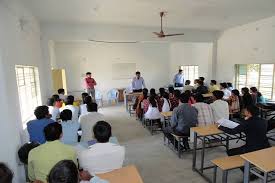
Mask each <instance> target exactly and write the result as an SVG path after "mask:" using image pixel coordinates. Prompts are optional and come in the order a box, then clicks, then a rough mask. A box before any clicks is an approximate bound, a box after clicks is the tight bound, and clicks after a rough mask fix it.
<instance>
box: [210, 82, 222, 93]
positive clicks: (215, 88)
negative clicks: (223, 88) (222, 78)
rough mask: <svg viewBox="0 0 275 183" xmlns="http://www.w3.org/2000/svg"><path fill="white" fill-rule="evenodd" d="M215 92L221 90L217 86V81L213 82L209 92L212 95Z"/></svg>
mask: <svg viewBox="0 0 275 183" xmlns="http://www.w3.org/2000/svg"><path fill="white" fill-rule="evenodd" d="M215 90H220V87H219V86H218V85H217V81H216V80H211V82H210V87H209V92H210V93H212V92H213V91H215Z"/></svg>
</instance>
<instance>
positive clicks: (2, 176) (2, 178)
mask: <svg viewBox="0 0 275 183" xmlns="http://www.w3.org/2000/svg"><path fill="white" fill-rule="evenodd" d="M12 179H13V172H12V171H11V170H10V169H9V167H8V166H7V165H6V164H4V163H1V162H0V182H1V183H12Z"/></svg>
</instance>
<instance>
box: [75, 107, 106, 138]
mask: <svg viewBox="0 0 275 183" xmlns="http://www.w3.org/2000/svg"><path fill="white" fill-rule="evenodd" d="M86 106H87V111H88V113H87V114H84V115H81V116H80V117H79V123H80V127H81V129H82V136H81V141H84V142H87V141H89V140H92V139H93V134H92V130H93V127H94V125H95V124H96V123H97V122H98V121H103V120H104V115H103V114H100V113H98V112H97V104H96V103H90V104H87V105H86Z"/></svg>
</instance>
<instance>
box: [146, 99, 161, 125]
mask: <svg viewBox="0 0 275 183" xmlns="http://www.w3.org/2000/svg"><path fill="white" fill-rule="evenodd" d="M144 117H145V119H151V120H156V119H161V114H160V112H159V109H158V104H157V101H156V99H155V96H150V98H149V108H148V110H147V112H146V113H145V114H144Z"/></svg>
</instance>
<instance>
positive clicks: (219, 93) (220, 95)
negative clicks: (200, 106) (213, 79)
mask: <svg viewBox="0 0 275 183" xmlns="http://www.w3.org/2000/svg"><path fill="white" fill-rule="evenodd" d="M213 95H214V97H215V98H216V99H222V98H223V96H224V93H223V91H220V90H215V91H213Z"/></svg>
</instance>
